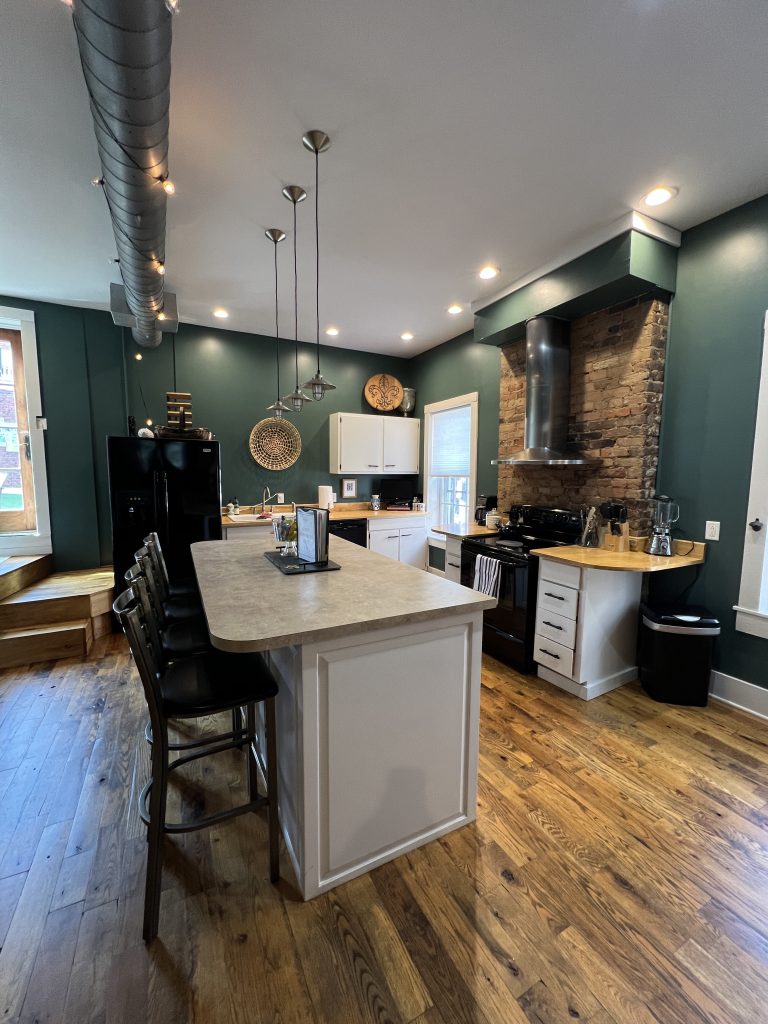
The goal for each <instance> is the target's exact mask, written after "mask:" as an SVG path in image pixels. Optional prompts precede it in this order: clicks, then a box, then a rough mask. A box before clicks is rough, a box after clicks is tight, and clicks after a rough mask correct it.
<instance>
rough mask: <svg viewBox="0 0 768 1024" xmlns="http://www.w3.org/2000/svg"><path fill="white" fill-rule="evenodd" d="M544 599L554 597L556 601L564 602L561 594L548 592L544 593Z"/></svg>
mask: <svg viewBox="0 0 768 1024" xmlns="http://www.w3.org/2000/svg"><path fill="white" fill-rule="evenodd" d="M544 597H554V599H555V600H556V601H564V600H565V598H564V597H563V596H562V595H561V594H550V592H549V591H548V590H545V591H544Z"/></svg>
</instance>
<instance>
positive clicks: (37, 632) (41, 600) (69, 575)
mask: <svg viewBox="0 0 768 1024" xmlns="http://www.w3.org/2000/svg"><path fill="white" fill-rule="evenodd" d="M45 558H47V559H48V561H47V563H45V562H44V563H43V566H42V570H43V571H42V572H41V569H40V566H38V565H35V566H23V565H21V564H19V565H14V566H12V567H11V568H10V569H9V570H8V573H7V575H9V576H10V578H9V580H8V587H10V586H11V585H12V584H13V583H14V582H16V583H18V582H20V581H22V580H25V579H26V580H27V582H26V583H23V585H22V587H21V588H19V589H17V590H16V591H10V590H6V594H5V595H4V596H3V597H2V599H0V669H2V668H10V667H12V666H14V665H25V664H28V663H34V662H39V661H49V660H51V659H54V658H76V657H85V656H86V655H87V654H88V652H89V651H90V649H91V645H92V644H93V641H94V640H95V639H97V638H98V637H100V636H103V635H104V634H105V633H108V632H109V631H110V630H111V628H112V616H111V607H112V600H113V591H114V574H113V572H112V570H111V569H103V568H100V569H87V570H83V571H80V572H60V573H54V574H53V575H50V576H49V575H45V574H44V571H45V569H46V568H50V556H45ZM11 561H14V560H13V559H8V560H7V562H11ZM16 561H18V562H19V563H21V562H22V561H24V560H23V559H17V560H16ZM7 562H6V563H0V594H2V593H3V590H2V582H3V574H2V573H3V568H4V567H5V565H6V564H7ZM36 573H39V575H35V574H36ZM11 574H15V576H12V575H11Z"/></svg>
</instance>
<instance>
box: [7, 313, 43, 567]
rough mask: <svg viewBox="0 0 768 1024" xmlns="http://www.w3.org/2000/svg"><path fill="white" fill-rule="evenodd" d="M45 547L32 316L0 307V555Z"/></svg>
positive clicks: (40, 424)
mask: <svg viewBox="0 0 768 1024" xmlns="http://www.w3.org/2000/svg"><path fill="white" fill-rule="evenodd" d="M50 550H51V528H50V517H49V512H48V486H47V480H46V473H45V443H44V420H43V419H42V408H41V402H40V379H39V376H38V370H37V338H36V335H35V318H34V314H33V313H32V311H31V310H27V309H10V308H8V307H5V306H0V557H2V556H4V555H7V554H14V555H26V554H47V553H48V552H50Z"/></svg>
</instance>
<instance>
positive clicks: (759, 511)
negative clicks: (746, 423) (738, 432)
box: [733, 311, 768, 638]
mask: <svg viewBox="0 0 768 1024" xmlns="http://www.w3.org/2000/svg"><path fill="white" fill-rule="evenodd" d="M764 467H768V311H766V314H765V319H764V321H763V354H762V361H761V367H760V390H759V393H758V399H757V419H756V422H755V442H754V447H753V449H752V476H751V479H750V485H749V504H748V505H747V513H748V514H747V523H746V525H745V534H744V555H743V558H742V563H741V586H740V588H739V603H738V604H735V605H734V606H733V608H734V611H735V612H736V629H737V630H738V631H739V632H740V633H751V634H752V635H753V636H760V637H766V638H768V536H767V535H768V472H766V469H765V468H764ZM755 519H759V520H760V521H761V523H762V524H763V527H762V529H761V530H753V529H752V527H751V526H750V525H749V523H750V522H753V521H754V520H755Z"/></svg>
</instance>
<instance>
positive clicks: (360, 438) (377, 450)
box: [328, 412, 421, 475]
mask: <svg viewBox="0 0 768 1024" xmlns="http://www.w3.org/2000/svg"><path fill="white" fill-rule="evenodd" d="M328 430H329V441H330V446H329V451H330V459H329V467H328V468H329V469H330V472H331V473H335V474H338V473H360V474H374V473H375V474H377V475H385V474H399V473H402V474H406V473H407V474H414V473H418V472H419V439H420V436H421V423H420V421H419V420H416V419H409V418H406V417H402V418H401V417H393V416H391V417H390V416H368V415H365V414H364V413H352V412H335V413H332V415H331V416H329V417H328Z"/></svg>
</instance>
